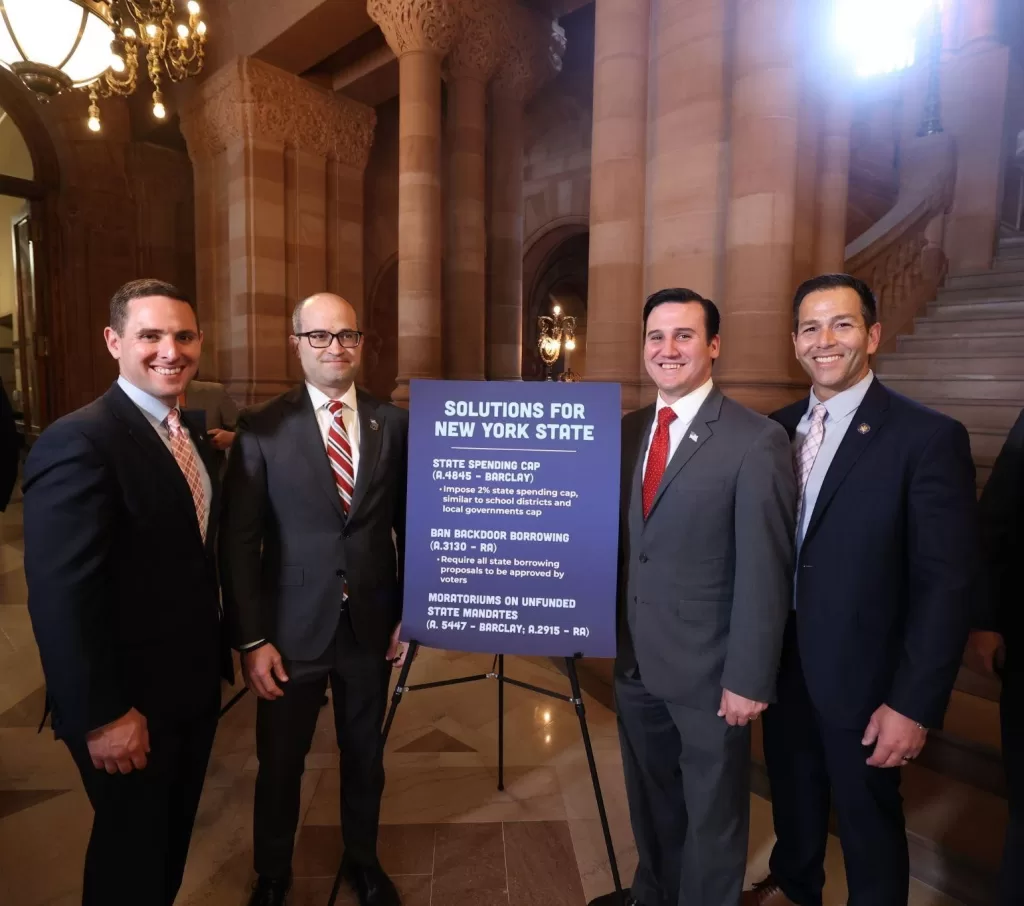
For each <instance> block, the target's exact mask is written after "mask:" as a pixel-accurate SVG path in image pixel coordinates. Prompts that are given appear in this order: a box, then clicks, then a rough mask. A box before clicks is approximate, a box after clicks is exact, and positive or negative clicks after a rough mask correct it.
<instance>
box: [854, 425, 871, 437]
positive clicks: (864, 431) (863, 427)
mask: <svg viewBox="0 0 1024 906" xmlns="http://www.w3.org/2000/svg"><path fill="white" fill-rule="evenodd" d="M870 430H871V425H869V424H868V423H867V422H861V423H860V424H859V425H857V431H858V432H859V433H860V434H867V433H868V431H870Z"/></svg>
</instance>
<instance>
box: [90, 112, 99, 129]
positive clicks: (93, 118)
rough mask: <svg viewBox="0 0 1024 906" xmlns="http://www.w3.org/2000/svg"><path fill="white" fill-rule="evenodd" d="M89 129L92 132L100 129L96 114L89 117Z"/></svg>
mask: <svg viewBox="0 0 1024 906" xmlns="http://www.w3.org/2000/svg"><path fill="white" fill-rule="evenodd" d="M89 129H90V131H92V132H99V131H100V118H99V117H98V116H90V117H89Z"/></svg>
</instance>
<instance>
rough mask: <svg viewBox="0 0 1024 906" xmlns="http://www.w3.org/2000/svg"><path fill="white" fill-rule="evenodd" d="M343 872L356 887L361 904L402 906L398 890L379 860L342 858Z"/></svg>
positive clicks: (363, 905) (369, 905) (361, 905)
mask: <svg viewBox="0 0 1024 906" xmlns="http://www.w3.org/2000/svg"><path fill="white" fill-rule="evenodd" d="M341 872H342V874H343V875H344V877H345V880H346V881H348V882H349V884H351V885H352V887H353V888H354V889H355V892H356V896H357V897H359V906H401V902H402V901H401V900H400V899H399V897H398V891H397V890H396V889H395V885H394V883H393V882H392V880H391V878H389V877H388V876H387V875H386V874H385V873H384V869H383V868H381V867H380V863H379V862H356V861H354V860H349V859H346V858H342V860H341Z"/></svg>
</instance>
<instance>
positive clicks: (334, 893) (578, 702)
mask: <svg viewBox="0 0 1024 906" xmlns="http://www.w3.org/2000/svg"><path fill="white" fill-rule="evenodd" d="M419 647H420V643H419V642H415V641H414V642H410V643H409V651H408V654H407V655H406V658H405V663H404V664H403V665H402V672H401V673H400V674H399V675H398V683H397V684H396V685H395V691H394V692H393V693H392V694H391V707H390V708H389V709H388V716H387V720H385V721H384V729H383V731H382V733H383V742H382V745H383V744H386V743H387V739H388V734H389V733H390V732H391V724H392V722H393V721H394V719H395V711H397V710H398V704H399V702H401V700H402V696H403V695H405V693H406V692H413V691H415V690H417V689H434V688H437V687H439V686H457V685H459V684H461V683H475V682H478V681H480V680H488V679H496V680H497V681H498V789H499V790H504V789H505V683H510V684H511V685H513V686H519V687H520V688H521V689H529V690H530V691H531V692H537V693H539V694H540V695H547V696H548V697H549V698H557V699H559V700H560V701H563V702H569V703H570V704H571V705H574V706H575V708H576V716H577V717H579V719H580V732H581V733H582V735H583V748H584V749H586V752H587V764H588V765H589V767H590V779H591V780H592V781H593V784H594V798H595V799H596V800H597V811H598V814H599V815H600V816H601V830H602V831H603V832H604V845H605V848H606V849H607V850H608V864H609V865H610V866H611V870H612V880H614V881H615V893H616V895H618V896H619V897H620V898H622V897H623V890H622V882H621V881H620V880H619V866H618V863H617V862H616V861H615V849H614V848H613V846H612V833H611V830H610V829H609V827H608V815H607V813H606V812H605V810H604V797H603V796H602V795H601V782H600V780H598V777H597V763H596V762H595V761H594V749H593V747H592V746H591V744H590V731H589V730H588V729H587V715H586V712H585V711H584V708H583V695H582V693H581V692H580V680H579V676H578V675H577V673H576V661H577V660H578V659H579V658H581V657H583V655H582V654H574V655H573V656H572V657H567V658H566V659H565V666H566V670H567V672H568V674H569V685H570V687H571V689H572V695H563V694H562V693H561V692H553V691H552V690H551V689H544V688H542V687H540V686H534V685H533V684H532V683H524V682H523V681H522V680H517V679H511V678H509V677H507V676H505V655H503V654H497V655H495V661H496V662H497V668H498V669H497V672H495V671H494V663H493V662H492V664H491V672H490V673H476V674H473V675H472V676H460V677H458V678H456V679H448V680H437V681H435V682H433V683H417V684H416V685H412V686H407V685H406V681H407V680H408V679H409V670H410V669H411V668H412V662H413V658H415V656H416V652H417V651H418V650H419ZM341 881H342V874H341V868H339V869H338V873H337V874H336V875H335V877H334V886H333V887H332V888H331V898H330V899H329V900H328V901H327V906H334V901H335V900H336V899H337V898H338V891H339V890H340V889H341Z"/></svg>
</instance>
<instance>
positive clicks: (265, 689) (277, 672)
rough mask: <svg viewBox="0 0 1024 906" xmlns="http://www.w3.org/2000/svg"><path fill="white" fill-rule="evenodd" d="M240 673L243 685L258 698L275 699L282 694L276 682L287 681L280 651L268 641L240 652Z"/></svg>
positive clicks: (282, 691) (282, 690)
mask: <svg viewBox="0 0 1024 906" xmlns="http://www.w3.org/2000/svg"><path fill="white" fill-rule="evenodd" d="M242 673H243V675H244V676H245V685H246V686H248V687H249V689H250V690H251V691H252V692H254V693H255V694H256V695H258V696H259V697H260V698H266V699H275V698H281V697H282V696H283V695H284V689H282V688H281V687H280V686H279V685H278V684H277V683H278V682H281V683H286V682H288V674H287V673H285V672H284V662H283V661H282V660H281V653H280V652H279V651H278V650H277V649H276V648H275V647H274V646H273V645H271V644H270V642H267V643H266V644H265V645H260V647H259V648H256V649H254V650H252V651H243V652H242ZM275 678H276V681H275Z"/></svg>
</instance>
